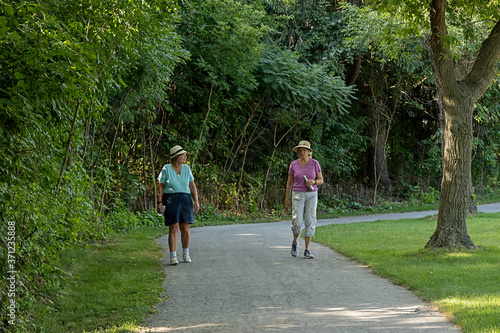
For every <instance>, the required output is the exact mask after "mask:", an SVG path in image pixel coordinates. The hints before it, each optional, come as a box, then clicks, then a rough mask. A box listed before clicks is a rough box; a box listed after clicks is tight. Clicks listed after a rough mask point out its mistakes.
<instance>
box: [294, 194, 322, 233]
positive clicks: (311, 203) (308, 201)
mask: <svg viewBox="0 0 500 333" xmlns="http://www.w3.org/2000/svg"><path fill="white" fill-rule="evenodd" d="M317 206H318V191H313V192H298V191H292V232H293V233H294V235H299V234H300V232H301V231H302V228H304V224H305V235H304V236H305V237H314V233H315V231H316V208H317Z"/></svg>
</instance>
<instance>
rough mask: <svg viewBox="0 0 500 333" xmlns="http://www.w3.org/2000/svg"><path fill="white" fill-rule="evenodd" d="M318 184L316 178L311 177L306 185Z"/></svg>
mask: <svg viewBox="0 0 500 333" xmlns="http://www.w3.org/2000/svg"><path fill="white" fill-rule="evenodd" d="M315 184H316V181H315V180H314V179H309V180H308V181H307V182H306V185H307V186H313V185H315Z"/></svg>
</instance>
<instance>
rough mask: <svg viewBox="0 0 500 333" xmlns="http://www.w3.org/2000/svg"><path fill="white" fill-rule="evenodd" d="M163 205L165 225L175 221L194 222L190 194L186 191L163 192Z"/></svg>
mask: <svg viewBox="0 0 500 333" xmlns="http://www.w3.org/2000/svg"><path fill="white" fill-rule="evenodd" d="M162 199H163V206H165V212H163V215H164V216H165V225H166V226H169V225H172V224H175V223H189V224H193V223H194V206H193V199H191V195H190V194H187V193H172V194H167V193H164V194H163V198H162Z"/></svg>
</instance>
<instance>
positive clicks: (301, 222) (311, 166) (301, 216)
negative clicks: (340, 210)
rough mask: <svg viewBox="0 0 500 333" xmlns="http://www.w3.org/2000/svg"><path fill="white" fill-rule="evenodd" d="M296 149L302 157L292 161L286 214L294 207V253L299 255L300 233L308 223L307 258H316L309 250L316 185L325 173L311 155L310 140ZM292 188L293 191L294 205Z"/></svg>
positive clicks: (312, 231) (301, 142)
mask: <svg viewBox="0 0 500 333" xmlns="http://www.w3.org/2000/svg"><path fill="white" fill-rule="evenodd" d="M293 151H294V152H295V153H297V154H298V155H299V159H298V160H295V161H293V162H292V163H291V164H290V169H289V171H288V181H287V183H286V200H285V209H286V212H287V214H288V212H289V211H290V206H291V207H292V233H293V242H292V256H294V257H297V256H298V254H299V235H300V232H301V231H302V228H304V226H305V234H304V236H305V249H304V258H305V259H314V256H313V255H312V254H311V252H310V251H309V244H310V243H311V238H312V237H313V236H314V233H315V230H316V208H317V206H318V187H317V185H321V184H323V176H322V174H321V166H320V165H319V163H318V161H316V160H315V159H313V158H311V156H312V149H311V144H310V143H309V142H308V141H300V142H299V144H298V145H297V146H296V147H294V148H293ZM290 191H291V192H292V203H291V204H290Z"/></svg>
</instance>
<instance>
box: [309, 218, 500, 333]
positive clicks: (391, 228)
mask: <svg viewBox="0 0 500 333" xmlns="http://www.w3.org/2000/svg"><path fill="white" fill-rule="evenodd" d="M467 225H468V231H469V235H470V236H471V238H472V240H473V241H474V243H475V244H476V245H477V246H480V247H481V249H480V250H477V251H462V252H446V251H427V250H424V249H423V248H424V246H425V244H426V242H427V241H428V239H429V238H430V236H431V235H432V233H433V232H434V229H435V227H436V219H435V217H433V218H426V219H414V220H399V221H380V222H371V223H359V224H349V225H330V226H325V227H320V228H318V229H317V231H316V237H315V241H317V242H320V243H322V244H324V245H326V246H329V247H331V248H333V249H335V250H336V251H338V252H340V253H342V254H344V255H346V256H348V257H350V258H353V259H355V260H357V261H359V262H361V263H363V264H367V265H369V266H370V267H371V268H372V270H373V271H374V272H375V273H377V274H378V275H380V276H383V277H387V278H389V279H391V280H392V281H393V282H394V283H396V284H399V285H403V286H406V287H407V288H409V289H410V290H412V291H413V292H414V293H415V294H416V295H418V296H419V297H421V298H422V299H424V300H426V301H429V302H431V303H432V304H433V305H435V306H436V307H437V308H438V309H439V310H440V311H442V312H444V313H446V314H447V315H449V316H450V318H452V320H453V321H454V322H455V323H456V324H457V325H459V326H460V327H461V328H462V329H463V332H481V333H485V332H500V289H499V285H500V214H480V215H478V216H477V217H475V218H470V219H469V220H468V223H467Z"/></svg>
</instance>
